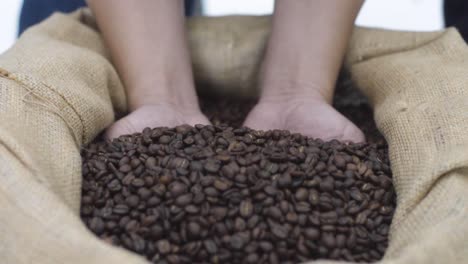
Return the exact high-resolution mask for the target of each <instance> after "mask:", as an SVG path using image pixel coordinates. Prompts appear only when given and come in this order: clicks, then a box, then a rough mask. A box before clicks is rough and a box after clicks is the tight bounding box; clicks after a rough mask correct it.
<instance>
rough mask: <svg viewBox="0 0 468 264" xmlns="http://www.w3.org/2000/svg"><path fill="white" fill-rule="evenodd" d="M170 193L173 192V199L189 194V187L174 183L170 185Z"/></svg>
mask: <svg viewBox="0 0 468 264" xmlns="http://www.w3.org/2000/svg"><path fill="white" fill-rule="evenodd" d="M169 191H170V192H171V195H172V197H177V196H179V195H181V194H183V193H185V192H187V185H185V184H183V183H180V182H173V183H171V184H170V185H169Z"/></svg>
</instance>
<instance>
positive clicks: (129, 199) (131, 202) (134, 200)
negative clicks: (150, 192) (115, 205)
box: [125, 195, 140, 207]
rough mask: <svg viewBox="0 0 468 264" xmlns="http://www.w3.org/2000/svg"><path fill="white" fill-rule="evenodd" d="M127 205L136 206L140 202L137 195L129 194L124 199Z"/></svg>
mask: <svg viewBox="0 0 468 264" xmlns="http://www.w3.org/2000/svg"><path fill="white" fill-rule="evenodd" d="M125 202H126V203H127V205H128V206H129V207H137V206H138V205H139V203H140V198H139V197H138V196H137V195H130V196H128V197H127V198H126V199H125Z"/></svg>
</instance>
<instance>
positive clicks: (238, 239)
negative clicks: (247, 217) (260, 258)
mask: <svg viewBox="0 0 468 264" xmlns="http://www.w3.org/2000/svg"><path fill="white" fill-rule="evenodd" d="M245 243H246V241H245V240H244V238H243V237H242V236H240V235H237V234H236V235H233V236H232V237H231V238H230V239H229V245H230V247H231V248H232V249H234V250H240V249H242V248H243V247H244V246H245Z"/></svg>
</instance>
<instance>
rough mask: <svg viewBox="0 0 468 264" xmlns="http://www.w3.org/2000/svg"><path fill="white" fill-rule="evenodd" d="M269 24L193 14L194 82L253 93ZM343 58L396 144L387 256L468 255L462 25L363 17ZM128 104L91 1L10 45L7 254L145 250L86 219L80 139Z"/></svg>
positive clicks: (73, 255)
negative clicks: (368, 23)
mask: <svg viewBox="0 0 468 264" xmlns="http://www.w3.org/2000/svg"><path fill="white" fill-rule="evenodd" d="M268 32H269V18H268V17H227V18H192V19H190V20H189V21H188V34H189V40H190V45H191V51H192V59H193V65H194V72H195V74H196V79H197V82H198V83H202V84H205V85H204V87H208V88H207V89H208V90H209V92H216V93H220V94H226V95H228V94H236V95H240V96H245V97H249V96H255V95H256V94H257V93H258V92H257V91H256V89H255V88H254V87H255V83H256V81H255V80H256V76H257V73H258V72H257V71H258V68H259V67H258V66H259V64H260V62H261V59H262V55H263V50H264V47H265V44H266V41H267V39H268ZM345 64H346V66H347V68H348V69H349V70H350V72H351V75H352V77H353V80H354V81H355V82H356V83H357V85H358V86H359V87H360V88H361V89H362V90H363V92H364V93H365V94H366V95H367V96H368V97H369V99H370V101H371V102H372V104H373V107H374V111H375V118H376V122H377V125H378V127H379V129H380V130H381V132H382V133H383V134H384V135H385V137H386V139H387V140H388V142H389V147H390V156H391V166H392V170H393V174H394V182H395V188H396V191H397V195H398V206H397V211H396V215H395V218H394V221H393V224H392V227H391V232H390V236H391V237H390V247H389V249H388V252H387V254H386V255H385V257H384V260H383V261H382V262H383V263H464V262H466V261H467V259H468V222H467V221H466V219H467V218H468V195H466V193H467V192H468V169H467V168H466V166H467V165H468V151H467V149H468V74H467V70H468V47H467V45H466V44H465V42H464V41H463V40H462V38H461V37H460V36H459V34H458V32H457V31H456V30H454V29H448V30H446V31H441V32H432V33H411V32H391V31H383V30H375V29H364V28H356V29H355V32H354V35H353V38H352V41H351V44H350V47H349V51H348V55H347V58H346V63H345ZM210 87H211V88H210ZM214 87H216V89H214ZM125 111H126V103H125V92H124V89H123V87H122V83H121V81H120V80H119V77H118V75H117V73H116V70H115V69H114V67H113V66H112V63H111V62H110V59H109V56H108V54H107V52H106V49H105V46H104V44H103V42H102V39H101V36H100V34H99V32H98V31H97V30H96V27H95V23H94V20H93V18H92V16H91V15H90V14H89V12H88V11H87V10H80V11H78V12H75V13H73V14H71V15H63V14H55V15H53V16H52V17H51V18H49V19H48V20H46V21H45V22H43V23H41V24H39V25H38V26H35V27H33V28H31V29H29V30H28V31H26V32H25V33H24V34H23V35H22V36H21V38H20V39H19V41H18V42H17V43H16V44H15V45H14V47H13V48H11V49H10V50H8V51H7V52H6V53H4V54H2V55H0V238H1V239H0V262H1V263H7V264H10V263H14V264H16V263H100V264H102V263H127V264H133V263H146V261H145V260H144V259H143V258H141V257H139V256H137V255H134V254H133V253H131V252H128V251H125V250H123V249H119V248H116V247H113V246H110V245H108V244H107V243H105V242H102V241H100V240H99V239H98V238H96V237H95V236H94V235H93V234H92V233H90V232H89V231H88V230H87V229H86V227H85V226H84V224H83V223H82V222H81V221H80V218H79V206H80V204H79V203H80V189H81V160H80V149H81V148H82V146H84V145H85V144H87V143H89V142H90V141H91V140H92V139H93V138H94V137H95V136H96V135H97V134H98V133H100V132H101V131H102V130H103V129H105V128H106V127H107V126H109V125H110V124H111V123H112V122H113V121H114V118H115V114H116V113H125Z"/></svg>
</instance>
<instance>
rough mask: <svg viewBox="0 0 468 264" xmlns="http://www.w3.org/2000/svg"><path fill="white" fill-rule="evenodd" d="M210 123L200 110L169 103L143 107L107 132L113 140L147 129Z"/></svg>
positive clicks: (107, 135) (116, 123)
mask: <svg viewBox="0 0 468 264" xmlns="http://www.w3.org/2000/svg"><path fill="white" fill-rule="evenodd" d="M209 123H210V122H209V121H208V119H207V118H206V117H205V116H204V115H203V114H202V113H201V111H200V110H198V111H197V110H195V111H193V110H187V109H181V107H177V106H175V105H173V104H169V103H160V104H152V105H143V106H140V107H138V108H137V109H135V111H133V112H132V113H130V114H129V115H127V116H126V117H124V118H122V119H120V120H118V121H117V122H115V123H114V124H113V125H111V126H110V127H109V128H108V129H107V131H106V137H107V138H108V139H112V138H116V137H119V136H121V135H127V134H133V133H136V132H141V131H143V129H144V128H146V127H150V128H155V127H161V126H166V127H175V126H178V125H183V124H188V125H196V124H209Z"/></svg>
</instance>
